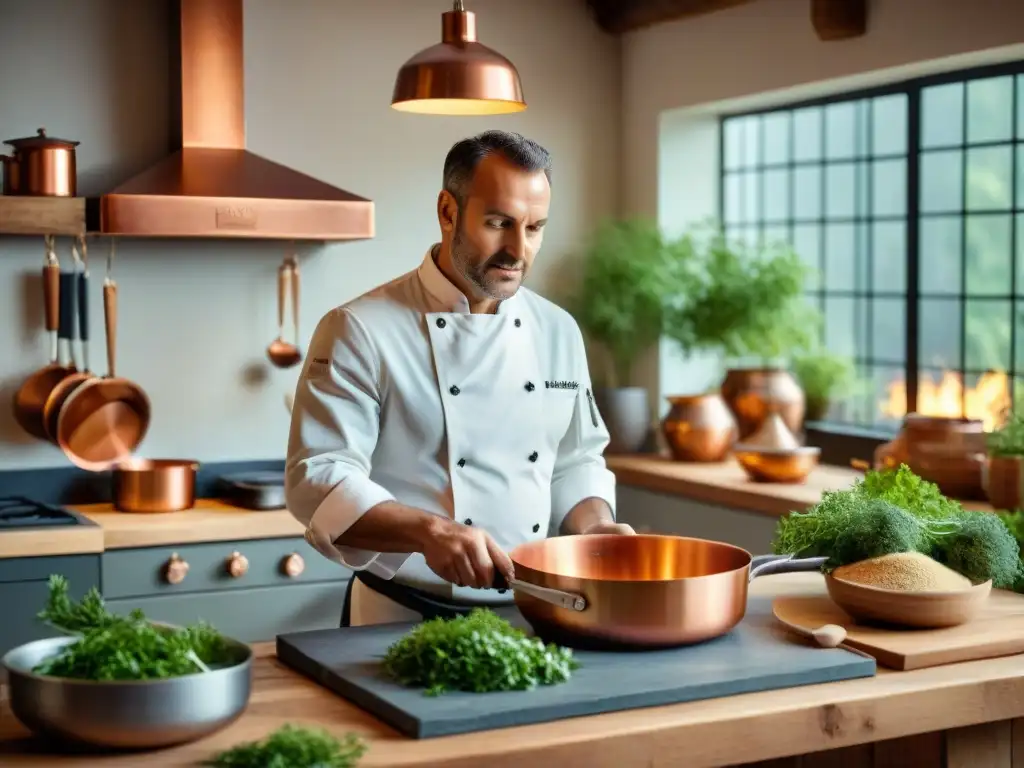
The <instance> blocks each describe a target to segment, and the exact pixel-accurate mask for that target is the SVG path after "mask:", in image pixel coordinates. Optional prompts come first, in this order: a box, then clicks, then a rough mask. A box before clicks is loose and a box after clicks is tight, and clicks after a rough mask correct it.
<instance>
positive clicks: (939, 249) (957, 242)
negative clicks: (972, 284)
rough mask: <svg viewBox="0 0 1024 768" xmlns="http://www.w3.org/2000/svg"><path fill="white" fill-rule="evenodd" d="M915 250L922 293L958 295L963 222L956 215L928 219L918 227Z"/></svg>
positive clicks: (960, 289) (961, 287) (922, 221)
mask: <svg viewBox="0 0 1024 768" xmlns="http://www.w3.org/2000/svg"><path fill="white" fill-rule="evenodd" d="M918 227H919V229H918V249H919V254H920V255H919V257H918V258H919V260H920V270H919V274H920V276H921V280H920V286H921V292H922V293H940V294H943V293H951V294H954V295H959V294H960V292H961V291H962V290H963V284H962V281H961V278H962V270H961V266H960V265H961V262H960V259H961V253H962V247H963V223H962V220H961V218H960V217H959V216H930V217H928V218H924V219H921V221H920V223H919V225H918Z"/></svg>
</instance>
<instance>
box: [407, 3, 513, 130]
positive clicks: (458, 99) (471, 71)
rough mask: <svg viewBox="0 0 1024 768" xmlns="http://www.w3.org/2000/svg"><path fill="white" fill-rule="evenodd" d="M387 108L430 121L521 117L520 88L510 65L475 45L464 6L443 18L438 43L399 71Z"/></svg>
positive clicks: (473, 18) (472, 22)
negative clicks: (432, 118) (442, 117)
mask: <svg viewBox="0 0 1024 768" xmlns="http://www.w3.org/2000/svg"><path fill="white" fill-rule="evenodd" d="M391 106H392V107H393V108H394V109H397V110H399V111H401V112H416V113H419V114H431V115H500V114H507V113H509V112H522V111H523V110H524V109H526V102H525V101H523V86H522V84H521V83H520V82H519V73H518V72H517V71H516V68H515V66H514V65H513V64H512V62H511V61H509V60H508V59H506V58H505V57H504V56H502V55H501V54H500V53H498V52H497V51H493V50H491V49H490V48H488V47H487V46H486V45H482V44H480V43H478V42H477V39H476V14H474V13H471V12H470V11H467V10H466V9H465V7H464V6H463V2H462V0H455V2H454V6H453V7H452V10H450V11H448V12H447V13H444V14H442V16H441V42H440V43H438V44H437V45H432V46H430V47H429V48H426V49H424V50H422V51H420V52H419V53H417V54H416V55H415V56H413V57H412V58H411V59H409V60H408V61H407V62H405V64H403V65H402V68H401V69H400V70H398V77H397V78H395V91H394V94H393V95H392V98H391Z"/></svg>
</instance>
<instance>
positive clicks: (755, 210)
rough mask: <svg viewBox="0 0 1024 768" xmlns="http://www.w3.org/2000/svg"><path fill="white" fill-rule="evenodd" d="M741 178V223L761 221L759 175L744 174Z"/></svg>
mask: <svg viewBox="0 0 1024 768" xmlns="http://www.w3.org/2000/svg"><path fill="white" fill-rule="evenodd" d="M742 178H743V182H742V183H743V221H745V222H747V223H748V224H752V223H754V222H756V221H760V220H761V175H760V174H759V173H753V172H749V173H744V174H742Z"/></svg>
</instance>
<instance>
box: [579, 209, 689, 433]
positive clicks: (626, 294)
mask: <svg viewBox="0 0 1024 768" xmlns="http://www.w3.org/2000/svg"><path fill="white" fill-rule="evenodd" d="M688 258H689V254H688V252H687V251H686V249H685V247H681V245H680V242H678V241H674V240H672V239H670V238H667V237H665V236H664V235H663V234H662V232H661V230H660V228H659V227H658V225H657V223H656V222H653V221H650V220H647V219H642V218H637V219H626V220H613V221H607V222H605V223H604V224H602V225H601V226H600V227H599V228H598V230H597V231H596V232H595V233H594V236H593V237H592V238H591V241H590V243H589V245H588V247H587V249H586V252H585V254H584V259H583V265H582V273H581V274H580V278H579V281H578V283H577V287H576V291H575V293H574V294H573V295H572V296H570V297H569V299H568V308H569V310H570V312H571V313H572V314H573V315H574V316H575V318H576V321H577V322H578V323H579V325H580V329H581V330H582V331H583V334H584V336H585V337H586V338H587V340H588V341H589V342H591V347H592V353H596V354H595V355H594V356H595V357H596V360H595V362H596V365H594V366H593V367H592V370H593V376H594V379H595V381H596V382H597V387H596V391H595V397H596V399H597V404H598V409H599V410H600V411H601V413H602V415H603V417H604V421H605V424H606V425H607V427H608V431H609V434H610V437H611V441H610V444H609V446H608V450H609V452H611V453H635V452H637V451H639V450H640V449H641V447H642V446H643V443H644V442H645V440H646V439H647V435H648V432H649V430H650V419H651V413H650V407H649V404H648V398H647V389H646V388H645V387H641V386H637V385H636V384H635V383H634V374H635V367H636V363H637V360H638V359H639V358H640V356H641V355H642V354H644V353H645V352H646V351H647V350H648V349H650V348H651V347H652V346H654V345H655V344H657V343H658V341H659V339H660V338H661V334H662V327H663V315H664V311H663V310H664V306H665V302H666V299H667V297H669V296H671V295H672V294H673V293H674V292H676V291H678V290H680V280H681V275H682V274H683V271H684V266H683V265H684V264H685V262H686V261H687V259H688Z"/></svg>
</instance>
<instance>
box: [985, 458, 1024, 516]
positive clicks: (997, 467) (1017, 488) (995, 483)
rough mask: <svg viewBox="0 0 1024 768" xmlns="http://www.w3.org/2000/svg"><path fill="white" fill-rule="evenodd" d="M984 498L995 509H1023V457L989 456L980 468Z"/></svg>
mask: <svg viewBox="0 0 1024 768" xmlns="http://www.w3.org/2000/svg"><path fill="white" fill-rule="evenodd" d="M981 484H982V487H983V488H984V490H985V497H986V498H987V499H988V501H989V503H990V504H991V505H992V506H993V507H995V508H996V509H1005V510H1015V509H1021V508H1022V507H1024V456H989V457H988V460H987V461H986V463H985V466H984V467H983V468H982V473H981Z"/></svg>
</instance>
